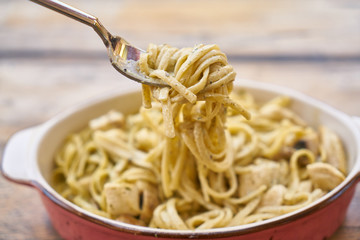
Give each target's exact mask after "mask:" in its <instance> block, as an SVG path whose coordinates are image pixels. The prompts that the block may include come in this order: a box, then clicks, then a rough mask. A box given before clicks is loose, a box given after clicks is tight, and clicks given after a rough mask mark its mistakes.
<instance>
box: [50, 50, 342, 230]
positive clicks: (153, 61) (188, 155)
mask: <svg viewBox="0 0 360 240" xmlns="http://www.w3.org/2000/svg"><path fill="white" fill-rule="evenodd" d="M139 67H140V70H141V71H142V72H143V73H144V74H145V75H147V76H150V77H156V78H160V79H161V80H163V81H165V82H166V83H167V84H168V85H169V87H164V88H157V87H149V86H145V85H144V86H143V91H142V93H143V106H142V107H141V108H140V110H139V112H138V113H136V114H133V115H128V116H124V115H123V114H122V113H119V112H116V111H110V112H109V113H107V114H105V115H103V116H100V117H99V118H97V119H94V120H92V121H90V123H89V126H88V127H87V128H86V129H84V130H82V131H81V132H79V133H74V134H71V135H70V136H69V137H68V139H67V140H66V142H65V143H64V145H63V147H62V148H61V149H60V151H59V152H58V154H57V155H56V157H55V163H56V168H55V170H54V174H53V177H54V181H53V184H54V186H55V189H56V190H57V191H58V192H59V193H60V194H61V195H62V196H64V197H65V198H66V199H68V200H70V201H72V202H74V203H75V204H77V205H78V206H80V207H82V208H84V209H86V210H88V211H90V212H93V213H95V214H98V215H101V216H104V217H108V218H112V219H116V220H119V221H122V222H127V223H131V224H137V225H143V226H149V227H154V228H165V229H179V230H189V229H190V230H198V229H209V228H221V227H226V226H236V225H241V224H247V223H251V222H257V221H262V220H265V219H269V218H272V217H275V216H279V215H281V214H285V213H289V212H292V211H295V210H297V209H299V208H302V207H304V206H306V205H307V204H309V203H311V202H313V201H314V200H316V199H318V198H320V197H321V196H323V195H324V194H325V193H326V192H328V191H330V190H331V189H333V188H334V187H335V186H337V185H338V184H340V183H341V182H342V181H343V180H344V178H345V174H346V158H345V153H344V150H343V147H342V144H341V141H340V139H339V138H338V136H337V135H336V134H335V133H334V132H332V131H331V130H330V129H328V128H326V127H324V126H320V127H319V129H318V130H315V129H313V128H311V127H309V126H307V124H306V123H305V122H304V121H303V120H302V119H301V118H300V117H299V116H298V115H297V114H296V113H294V112H293V111H291V110H290V108H288V106H289V105H290V104H291V101H290V99H289V98H287V97H285V96H279V97H277V98H274V99H272V100H270V101H269V102H267V103H265V104H258V103H257V102H256V101H255V99H254V97H253V96H252V95H251V94H249V93H247V92H245V91H239V90H237V91H232V90H233V81H234V79H235V72H234V71H233V68H232V67H231V66H230V65H228V63H227V59H226V56H225V55H224V54H223V53H222V52H221V51H220V50H219V48H218V47H217V46H216V45H198V46H196V47H194V48H184V49H177V48H173V47H170V46H168V45H161V46H157V45H152V44H151V45H149V48H148V51H147V53H145V54H142V55H141V58H140V61H139ZM230 94H231V97H230ZM250 113H251V114H250ZM250 115H251V120H248V119H250Z"/></svg>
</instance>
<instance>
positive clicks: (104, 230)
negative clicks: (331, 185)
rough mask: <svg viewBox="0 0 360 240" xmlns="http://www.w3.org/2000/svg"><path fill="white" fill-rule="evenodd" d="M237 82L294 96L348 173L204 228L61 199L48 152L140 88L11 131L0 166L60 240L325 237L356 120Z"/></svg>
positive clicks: (125, 108) (263, 95)
mask: <svg viewBox="0 0 360 240" xmlns="http://www.w3.org/2000/svg"><path fill="white" fill-rule="evenodd" d="M237 85H238V86H237V88H244V89H246V90H247V91H249V92H251V93H252V94H253V95H254V96H255V97H256V99H258V100H259V101H265V100H268V99H270V98H272V97H274V96H277V95H288V96H290V97H291V98H292V99H293V104H292V106H291V107H292V109H293V110H294V111H296V112H297V113H298V114H300V115H301V116H302V117H303V118H304V119H305V120H306V121H307V122H308V123H309V124H310V125H312V126H314V127H316V126H317V125H319V124H320V123H321V124H324V125H326V126H328V127H329V128H331V129H333V130H334V131H335V132H337V134H339V136H340V137H341V139H342V140H343V142H344V145H345V149H346V152H347V156H348V169H349V173H348V176H347V177H346V180H345V181H343V182H342V183H341V184H340V185H339V186H337V187H336V188H335V189H333V190H332V191H331V192H329V193H328V194H326V195H325V196H323V197H322V198H320V199H318V200H317V201H315V202H313V203H312V204H310V205H308V206H307V207H305V208H302V209H300V210H297V211H295V212H292V213H289V214H285V215H282V216H279V217H275V218H272V219H269V220H265V221H262V222H258V223H252V224H247V225H243V226H236V227H228V228H219V229H212V230H203V231H196V232H195V231H179V230H163V229H153V228H147V227H140V226H134V225H130V224H125V223H121V222H117V221H114V220H110V219H107V218H104V217H100V216H97V215H95V214H92V213H90V212H87V211H86V210H84V209H81V208H80V207H78V206H76V205H75V204H73V203H71V202H69V201H67V200H66V199H64V198H63V197H61V196H60V195H59V194H58V193H57V192H56V191H55V190H54V189H53V188H52V187H51V186H50V184H49V179H50V175H51V171H52V168H53V156H54V153H55V152H56V150H57V149H58V148H59V147H60V145H61V144H62V142H63V139H64V138H65V137H66V136H67V135H68V134H69V133H72V132H74V131H77V130H80V129H81V128H83V127H84V126H85V125H86V124H87V122H88V121H89V120H90V119H92V118H95V117H97V116H99V115H101V114H104V113H105V112H107V111H109V110H111V109H117V110H119V111H122V112H124V113H133V112H135V111H136V110H137V109H138V108H139V106H140V104H141V95H140V91H139V90H123V91H121V92H117V93H116V94H113V95H110V96H109V95H108V96H106V97H103V98H101V99H98V100H96V101H93V102H89V103H87V104H84V105H82V106H78V107H75V108H73V109H71V110H69V111H67V112H64V113H62V114H60V115H57V116H56V117H54V118H53V119H51V120H50V121H47V122H45V123H44V124H41V125H39V126H36V127H32V128H29V129H25V130H22V131H20V132H18V133H16V134H14V135H13V136H12V137H11V138H10V140H9V141H8V143H7V145H6V147H5V150H4V155H3V159H2V164H1V172H2V174H3V175H4V176H5V177H6V178H7V179H9V180H11V181H15V182H17V183H20V184H26V185H29V186H32V187H34V188H35V189H37V190H38V192H39V193H40V195H41V198H42V201H43V203H44V205H45V207H46V209H47V211H48V213H49V216H50V218H51V221H52V223H53V225H54V227H55V229H56V230H57V231H58V232H59V234H60V235H61V236H62V237H63V238H65V239H86V240H92V239H94V240H95V239H96V240H98V239H155V238H156V239H157V238H161V239H173V238H176V239H192V238H196V239H243V240H244V239H251V240H256V239H267V240H268V239H306V240H308V239H325V238H327V237H329V236H331V235H332V234H333V233H334V232H335V230H336V229H337V228H338V227H339V226H340V224H341V223H342V222H343V220H344V217H345V214H346V210H347V208H348V206H349V203H350V201H351V199H352V197H353V194H354V191H355V186H356V184H357V183H358V182H359V179H360V156H359V155H360V131H359V126H360V118H357V117H350V116H348V115H346V114H344V113H342V112H340V111H338V110H335V109H333V108H331V107H329V106H327V105H326V104H324V103H321V102H319V101H317V100H315V99H312V98H310V97H308V96H306V95H303V94H301V93H299V92H296V91H293V90H291V89H287V88H283V87H279V86H275V85H271V84H265V83H259V82H254V81H245V80H237Z"/></svg>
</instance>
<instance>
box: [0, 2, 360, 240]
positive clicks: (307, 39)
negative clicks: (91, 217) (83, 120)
mask: <svg viewBox="0 0 360 240" xmlns="http://www.w3.org/2000/svg"><path fill="white" fill-rule="evenodd" d="M67 3H70V4H72V5H73V6H76V7H78V8H80V9H83V10H84V11H87V12H89V13H92V14H94V15H96V16H97V17H98V18H99V19H100V20H101V22H102V23H103V24H104V25H105V26H106V27H107V28H108V29H109V30H110V31H111V32H113V33H114V34H118V35H121V36H123V37H124V38H125V39H127V40H128V41H130V42H133V43H134V44H135V45H137V46H139V47H141V48H146V46H147V44H148V43H150V42H153V43H156V44H162V43H168V44H170V45H173V46H177V47H184V46H193V45H195V44H197V43H217V44H218V45H219V46H220V48H221V49H222V50H223V51H224V52H225V53H226V54H227V55H228V57H229V61H230V63H231V64H232V65H233V66H234V68H235V69H236V71H237V74H238V77H241V78H248V79H253V80H255V81H260V82H270V83H274V84H279V85H283V86H288V87H291V88H293V89H296V90H299V91H302V92H304V93H306V94H308V95H310V96H312V97H315V98H317V99H320V100H322V101H324V102H326V103H327V104H329V105H332V106H334V107H336V108H338V109H340V110H342V111H343V112H345V113H347V114H349V115H354V116H360V2H359V1H358V0H304V1H300V0H273V1H268V0H241V1H235V0H233V1H231V0H230V1H212V0H211V1H205V0H200V1H190V0H188V1H161V0H155V1H146V0H140V1H139V0H136V1H130V0H121V1H119V0H104V1H100V0H98V1H89V0H67ZM0 39H1V40H0V41H1V44H0V154H1V152H2V151H3V148H4V146H5V144H6V141H7V139H8V138H9V137H10V136H11V135H12V134H13V133H15V132H16V131H18V130H20V129H23V128H26V127H29V126H32V125H36V124H39V123H42V122H44V121H46V120H47V119H49V118H51V117H52V116H54V115H55V114H56V113H58V112H61V111H63V110H65V109H67V108H68V107H71V106H73V105H75V104H79V103H82V102H85V101H87V100H89V99H91V98H94V97H96V96H99V95H101V94H106V92H109V91H114V89H115V90H116V89H121V88H124V87H127V86H128V85H129V84H131V85H134V86H135V85H136V84H135V83H132V82H129V81H128V80H126V79H124V78H123V77H121V76H120V75H119V74H118V73H117V72H116V71H115V70H114V69H113V68H112V67H111V65H110V64H109V62H108V60H107V55H106V51H105V48H104V46H103V44H102V42H101V40H100V38H98V37H97V35H96V33H95V32H94V31H93V30H92V29H90V28H89V27H88V26H85V25H82V24H80V23H77V22H75V21H73V20H71V19H69V18H66V17H64V16H61V15H59V14H57V13H54V12H52V11H50V10H47V9H45V8H43V7H41V6H38V5H36V4H34V3H32V2H30V1H25V0H12V1H6V0H0ZM138 87H140V86H138ZM0 239H12V240H14V239H60V237H59V235H58V234H57V233H56V231H55V230H54V228H53V227H52V225H51V223H50V220H49V218H48V216H47V214H46V212H45V209H44V208H43V206H42V204H41V201H40V198H39V196H38V193H37V192H36V191H35V190H34V189H31V188H29V187H25V186H20V185H17V184H14V183H11V182H8V181H6V180H5V179H4V178H2V177H0ZM331 239H339V240H340V239H341V240H354V239H360V185H358V186H357V189H356V193H355V197H354V199H353V201H352V203H351V205H350V208H349V210H348V212H347V216H346V219H345V221H344V223H343V225H342V226H341V227H340V228H339V229H338V231H337V232H336V233H335V235H334V236H333V237H331Z"/></svg>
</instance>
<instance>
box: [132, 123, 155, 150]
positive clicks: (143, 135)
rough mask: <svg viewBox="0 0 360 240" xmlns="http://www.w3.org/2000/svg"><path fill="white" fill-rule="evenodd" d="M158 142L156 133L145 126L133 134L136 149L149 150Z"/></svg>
mask: <svg viewBox="0 0 360 240" xmlns="http://www.w3.org/2000/svg"><path fill="white" fill-rule="evenodd" d="M158 143H159V141H158V135H157V134H156V133H155V132H153V131H151V130H149V129H147V128H142V129H141V130H139V131H138V132H137V133H136V134H135V146H136V148H138V149H141V150H144V151H149V150H151V149H153V148H154V147H156V145H157V144H158Z"/></svg>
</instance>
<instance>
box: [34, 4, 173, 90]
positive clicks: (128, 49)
mask: <svg viewBox="0 0 360 240" xmlns="http://www.w3.org/2000/svg"><path fill="white" fill-rule="evenodd" d="M30 1H32V2H34V3H37V4H39V5H42V6H44V7H47V8H49V9H51V10H54V11H56V12H58V13H61V14H63V15H65V16H68V17H70V18H73V19H75V20H77V21H79V22H81V23H84V24H86V25H88V26H90V27H92V28H93V29H94V30H95V32H96V33H97V34H98V35H99V36H100V38H101V39H102V41H103V42H104V44H105V46H106V48H107V50H108V56H109V59H110V62H111V65H112V66H113V67H114V68H115V69H116V70H117V71H119V72H120V73H121V74H123V75H125V76H126V77H128V78H129V79H131V80H135V81H137V82H139V83H142V84H147V85H151V86H157V87H164V86H168V85H167V84H166V83H165V82H163V81H162V80H160V79H156V78H151V77H148V76H146V75H144V74H142V73H141V72H140V71H139V67H138V60H139V58H140V54H141V53H143V52H145V51H144V50H142V49H140V48H137V47H135V46H134V45H131V44H130V43H129V42H127V41H126V40H125V39H123V38H122V37H119V36H114V35H112V34H111V33H110V32H109V31H107V30H106V28H105V27H104V26H103V25H102V24H101V23H100V21H99V20H98V18H97V17H94V16H92V15H90V14H88V13H86V12H83V11H81V10H79V9H76V8H74V7H72V6H70V5H68V4H66V3H63V2H61V1H58V0H30Z"/></svg>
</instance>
